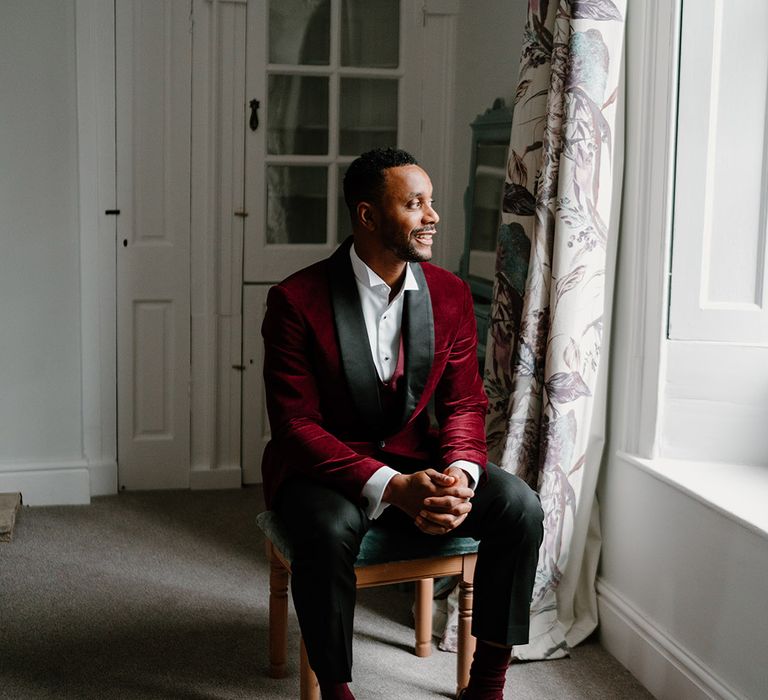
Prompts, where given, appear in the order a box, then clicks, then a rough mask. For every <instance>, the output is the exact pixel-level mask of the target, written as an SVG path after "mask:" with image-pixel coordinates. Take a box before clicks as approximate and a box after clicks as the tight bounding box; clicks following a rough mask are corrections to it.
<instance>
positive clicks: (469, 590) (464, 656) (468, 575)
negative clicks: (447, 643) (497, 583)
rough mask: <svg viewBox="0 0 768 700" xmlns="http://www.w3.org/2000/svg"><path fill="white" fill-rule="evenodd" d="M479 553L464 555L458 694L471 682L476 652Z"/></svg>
mask: <svg viewBox="0 0 768 700" xmlns="http://www.w3.org/2000/svg"><path fill="white" fill-rule="evenodd" d="M476 559H477V555H474V554H472V555H467V556H465V557H464V567H463V568H464V570H463V572H462V574H461V582H460V583H459V639H458V646H459V649H458V655H457V656H458V658H457V659H456V695H457V696H458V694H459V693H460V692H461V690H462V688H466V687H467V684H468V683H469V667H470V666H471V664H472V656H473V654H474V653H475V638H474V637H473V636H472V596H473V592H474V584H473V580H474V577H475V561H476Z"/></svg>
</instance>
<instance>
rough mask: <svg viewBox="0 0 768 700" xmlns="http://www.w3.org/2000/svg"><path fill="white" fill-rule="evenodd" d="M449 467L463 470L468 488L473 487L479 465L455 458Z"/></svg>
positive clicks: (478, 472)
mask: <svg viewBox="0 0 768 700" xmlns="http://www.w3.org/2000/svg"><path fill="white" fill-rule="evenodd" d="M451 467H458V468H459V469H461V470H462V471H464V472H465V473H466V475H467V479H468V480H469V484H468V486H469V488H471V489H474V488H475V484H476V483H477V481H478V479H479V478H480V466H479V465H477V464H475V463H474V462H468V461H467V460H466V459H457V460H456V461H455V462H451V463H450V464H449V465H448V467H447V468H448V469H450V468H451ZM374 476H375V474H374Z"/></svg>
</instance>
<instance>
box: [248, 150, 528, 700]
mask: <svg viewBox="0 0 768 700" xmlns="http://www.w3.org/2000/svg"><path fill="white" fill-rule="evenodd" d="M344 198H345V200H346V204H347V207H348V208H349V213H350V215H351V218H352V231H353V235H352V236H351V237H350V238H349V239H347V240H346V241H345V242H344V243H342V244H341V246H340V247H339V248H338V249H337V250H336V251H335V252H334V253H333V254H332V255H331V257H330V258H328V259H327V260H323V261H322V262H319V263H316V264H315V265H312V266H310V267H307V268H305V269H303V270H300V271H299V272H297V273H295V274H294V275H291V276H290V277H289V278H288V279H286V280H284V281H283V282H281V283H280V284H278V285H276V286H275V287H273V288H272V289H271V290H270V292H269V296H268V299H267V312H266V316H265V319H264V324H263V328H262V333H263V336H264V344H265V359H264V377H265V386H266V394H267V407H268V412H269V420H270V424H271V428H272V440H271V442H270V443H269V444H268V445H267V447H266V449H265V452H264V459H263V464H262V469H263V475H264V487H265V495H266V498H267V504H268V506H269V507H270V508H272V509H273V510H274V511H276V512H277V513H278V514H279V515H280V516H281V517H282V520H283V521H284V523H285V525H286V527H287V529H288V533H289V536H290V537H291V539H292V541H293V543H294V550H293V552H292V555H293V559H292V562H291V569H292V593H293V599H294V603H295V606H296V612H297V615H298V618H299V625H300V627H301V632H302V635H303V637H304V642H305V646H306V650H307V655H308V658H309V662H310V665H311V666H312V669H313V670H314V672H315V673H316V675H317V678H318V682H319V684H320V690H321V694H322V697H323V700H329V699H330V698H352V697H353V695H352V693H351V691H350V689H349V686H348V683H349V682H350V681H351V668H352V620H353V615H354V605H355V593H356V586H355V573H354V569H353V566H354V563H355V558H356V557H357V554H358V550H359V546H360V541H361V540H362V538H363V535H364V534H365V532H366V531H367V529H368V528H369V527H370V526H371V524H372V522H373V521H374V520H376V521H377V522H379V523H381V524H382V526H387V527H409V528H411V529H413V530H415V529H418V530H420V531H421V532H423V533H427V534H428V535H431V536H434V537H436V538H437V537H453V536H456V537H473V538H475V539H477V540H479V541H480V545H479V550H478V561H477V568H476V572H475V579H474V587H475V588H474V590H475V595H474V608H473V617H472V634H473V635H474V636H475V637H476V638H477V639H478V644H477V649H476V652H475V656H474V659H473V662H472V666H471V670H470V680H469V686H468V687H467V689H466V691H465V692H464V695H463V697H464V698H465V699H466V700H476V699H478V698H483V699H486V698H488V699H490V698H494V699H495V698H502V697H503V694H502V690H503V687H504V680H505V677H506V669H507V666H508V664H509V661H510V653H511V646H512V645H514V644H524V643H526V642H527V641H528V618H529V606H530V600H531V594H532V590H533V582H534V576H535V571H536V564H537V559H538V550H539V545H540V543H541V538H542V519H543V516H542V511H541V507H540V505H539V501H538V498H537V496H536V494H535V493H534V492H533V491H532V490H531V489H530V488H529V487H528V486H527V485H526V484H525V483H524V482H523V481H522V480H520V479H519V478H518V477H516V476H513V475H511V474H509V473H507V472H504V471H502V470H501V469H499V468H498V467H496V466H495V465H493V464H486V444H485V413H486V405H487V399H486V397H485V394H484V391H483V385H482V381H481V379H480V376H479V372H478V362H477V354H476V353H477V349H476V346H477V330H476V325H475V317H474V313H473V306H472V296H471V294H470V291H469V287H468V286H467V284H466V283H465V282H464V281H462V280H461V279H459V278H458V277H456V276H455V275H453V274H452V273H450V272H447V271H445V270H443V269H441V268H439V267H436V266H434V265H431V264H430V263H428V262H427V261H428V260H430V258H431V257H432V245H433V241H434V238H435V237H436V236H437V235H438V232H437V228H436V226H437V223H438V221H439V217H438V215H437V212H436V211H435V209H434V200H433V199H432V183H431V182H430V179H429V177H428V176H427V173H426V172H425V171H424V170H422V168H420V167H419V166H418V164H417V163H416V160H415V159H414V158H413V157H412V156H411V155H409V154H408V153H406V152H404V151H401V150H394V149H376V150H374V151H370V152H368V153H365V154H363V155H362V156H360V157H359V158H357V159H356V160H355V161H354V162H353V163H352V164H351V165H350V166H349V169H348V170H347V173H346V176H345V178H344ZM430 402H434V415H435V416H436V422H437V426H436V427H435V426H433V425H432V424H431V420H430Z"/></svg>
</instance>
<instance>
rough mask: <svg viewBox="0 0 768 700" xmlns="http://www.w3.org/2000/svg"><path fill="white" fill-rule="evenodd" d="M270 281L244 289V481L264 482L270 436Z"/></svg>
mask: <svg viewBox="0 0 768 700" xmlns="http://www.w3.org/2000/svg"><path fill="white" fill-rule="evenodd" d="M269 287H270V285H268V284H246V285H245V287H244V288H243V365H244V367H245V370H244V372H243V424H244V425H245V426H247V429H246V430H245V431H243V482H244V483H246V484H256V483H261V455H262V454H263V452H264V447H265V446H266V444H267V442H268V441H269V438H270V431H269V419H268V417H267V406H266V396H265V394H264V381H263V379H262V367H263V365H264V343H263V341H262V339H261V322H262V321H263V320H264V312H265V311H266V308H267V292H268V291H269Z"/></svg>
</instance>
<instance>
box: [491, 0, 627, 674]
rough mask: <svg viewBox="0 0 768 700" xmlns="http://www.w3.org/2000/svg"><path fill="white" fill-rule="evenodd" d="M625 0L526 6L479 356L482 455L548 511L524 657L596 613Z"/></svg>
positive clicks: (560, 644) (546, 650) (585, 629)
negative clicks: (603, 369) (485, 407)
mask: <svg viewBox="0 0 768 700" xmlns="http://www.w3.org/2000/svg"><path fill="white" fill-rule="evenodd" d="M625 10H626V0H559V2H558V0H552V1H551V2H550V1H548V0H529V6H528V21H527V24H526V30H525V38H524V44H523V52H522V61H521V67H520V78H519V82H518V86H517V92H516V96H515V111H514V118H513V124H512V134H511V140H510V149H509V156H508V163H507V179H506V184H505V189H504V200H503V205H502V223H501V227H500V231H499V237H498V247H497V262H496V275H495V281H494V293H493V305H492V310H491V325H490V331H489V338H488V351H487V356H486V369H485V385H486V391H487V393H488V398H489V400H490V408H489V413H488V419H487V430H488V441H489V458H490V460H491V461H493V462H496V463H498V464H499V465H500V466H501V467H502V468H504V469H506V470H508V471H510V472H513V473H515V474H518V475H519V476H520V477H521V478H523V479H525V480H526V481H527V482H528V483H529V484H530V485H531V486H533V487H534V488H536V489H537V490H538V491H539V493H540V496H541V500H542V505H543V507H544V512H545V535H544V542H543V544H542V547H541V551H540V556H539V568H538V572H537V577H536V584H535V589H534V595H533V602H532V607H531V641H530V643H529V644H528V645H526V646H524V647H517V648H516V649H515V657H516V658H520V659H540V658H553V657H557V656H564V655H566V654H567V649H568V646H569V645H573V644H576V643H578V642H579V641H582V639H584V637H586V636H587V635H588V634H589V632H591V631H592V630H593V629H594V627H595V626H596V624H597V619H596V612H595V609H596V606H595V594H594V575H595V570H596V566H597V556H598V550H599V528H598V525H597V513H596V510H595V506H596V503H595V500H594V489H595V481H596V477H597V472H598V469H599V462H600V452H601V449H602V443H601V441H600V439H599V437H601V436H602V431H603V427H602V426H597V428H596V427H595V425H594V423H595V419H596V417H597V419H598V422H599V420H600V418H601V417H602V416H603V415H604V406H597V410H595V409H596V406H595V403H596V400H597V401H598V402H599V401H600V397H599V394H600V393H604V392H602V391H601V387H600V382H598V369H599V368H600V356H601V353H602V351H603V349H604V347H603V330H604V312H605V306H606V293H605V292H606V278H607V277H608V278H610V277H611V276H612V270H611V269H609V268H610V265H611V263H610V258H607V255H606V252H607V249H608V246H609V242H610V239H611V237H613V236H616V234H617V229H616V228H615V227H609V222H610V221H611V211H612V207H615V205H616V201H617V199H618V198H619V196H620V192H619V189H620V188H618V187H616V186H615V185H614V183H615V181H617V180H618V181H619V182H620V175H618V173H617V172H615V171H614V165H616V155H617V154H616V151H617V147H618V148H619V151H620V147H621V144H617V143H616V142H615V138H614V134H615V133H616V129H617V126H620V125H619V124H618V123H617V98H618V93H619V79H620V69H621V54H622V46H623V39H624V16H625ZM617 175H618V177H617ZM614 210H615V209H614ZM607 265H608V266H609V267H608V268H607ZM603 381H604V380H603ZM596 396H597V399H596ZM596 435H597V436H599V437H598V439H597V443H599V444H598V445H597V448H598V449H595V442H596V440H595V436H596ZM588 540H589V542H590V544H589V546H587V543H588ZM585 549H586V550H588V551H585ZM584 572H586V574H587V577H588V579H589V581H588V584H587V585H586V586H581V587H579V586H578V585H577V584H576V583H574V581H575V580H576V579H578V578H579V575H580V574H583V573H584ZM566 579H570V581H569V583H568V585H567V586H565V585H564V584H565V582H566ZM579 596H581V597H582V599H581V600H580V599H579ZM584 598H585V599H584ZM580 618H581V619H580Z"/></svg>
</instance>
